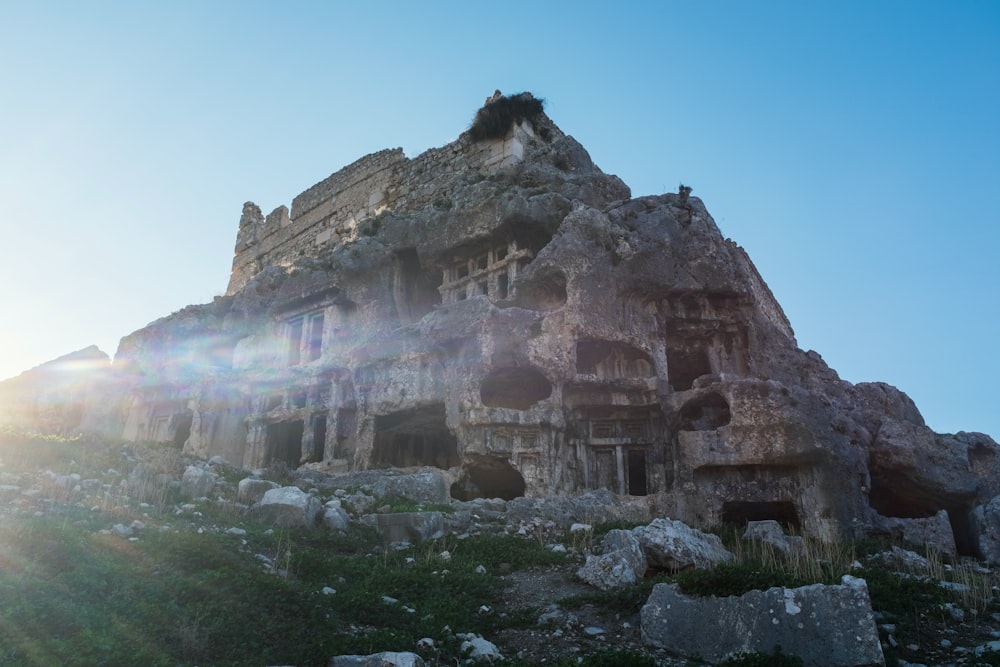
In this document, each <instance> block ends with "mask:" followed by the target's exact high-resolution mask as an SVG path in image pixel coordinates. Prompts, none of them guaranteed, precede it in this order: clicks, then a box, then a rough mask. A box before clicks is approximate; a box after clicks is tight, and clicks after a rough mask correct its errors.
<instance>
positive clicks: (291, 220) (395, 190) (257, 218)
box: [226, 122, 534, 294]
mask: <svg viewBox="0 0 1000 667" xmlns="http://www.w3.org/2000/svg"><path fill="white" fill-rule="evenodd" d="M533 139H534V130H533V129H532V126H531V124H530V123H528V122H523V123H520V124H517V125H515V126H514V128H513V131H512V132H510V133H509V134H508V135H507V136H506V137H504V138H503V139H498V140H494V141H483V142H473V141H471V140H470V139H468V138H467V137H465V136H464V135H463V137H460V138H459V140H458V141H455V142H452V143H450V144H448V145H447V146H444V147H441V148H432V149H429V150H427V151H425V152H423V153H421V154H420V155H418V156H417V157H415V158H412V159H409V158H407V157H406V156H405V155H404V154H403V151H402V149H400V148H393V149H386V150H382V151H379V152H377V153H372V154H371V155H366V156H365V157H363V158H361V159H360V160H357V161H355V162H353V163H352V164H349V165H348V166H346V167H344V168H343V169H341V170H340V171H337V172H336V173H334V174H332V175H330V176H329V177H327V178H325V179H324V180H322V181H320V182H319V183H317V184H316V185H314V186H312V187H311V188H309V189H308V190H306V191H304V192H302V193H301V194H300V195H298V196H297V197H295V199H294V200H292V208H291V211H289V210H288V207H286V206H279V207H278V208H276V209H275V210H273V211H272V212H271V213H269V214H268V215H267V216H266V217H265V216H264V215H263V214H262V212H261V210H260V208H259V207H258V206H257V205H256V204H254V203H253V202H247V203H246V204H244V206H243V214H242V216H241V217H240V228H239V232H238V234H237V238H236V251H235V252H236V254H235V257H234V258H233V269H232V274H231V276H230V279H229V287H228V289H227V290H226V293H227V294H234V293H235V292H237V291H238V290H239V289H240V288H241V287H243V285H245V284H246V282H247V281H248V280H249V279H250V278H252V277H253V276H254V275H256V273H257V272H259V271H260V270H261V269H263V268H264V267H267V266H283V265H285V266H287V265H290V264H291V263H293V262H294V261H296V260H297V259H299V258H300V257H306V256H314V255H316V254H317V253H318V252H319V251H320V250H322V249H326V248H329V247H332V246H337V245H341V244H344V243H348V242H350V241H353V240H355V239H356V238H357V236H358V233H359V224H360V223H362V222H364V221H366V220H368V219H370V218H373V217H376V216H378V215H379V214H381V213H383V212H386V211H390V212H391V211H393V210H395V209H406V210H415V209H420V208H423V207H425V206H433V205H434V204H435V202H439V203H440V202H444V201H447V199H448V196H449V194H450V192H449V187H448V181H450V180H453V179H454V175H455V174H467V175H469V176H470V177H476V178H485V177H487V176H489V175H491V174H494V173H496V172H497V171H499V170H500V169H503V168H504V167H507V166H510V165H511V164H513V163H515V162H518V161H520V160H521V159H523V157H524V147H525V144H526V143H527V142H528V141H531V140H533Z"/></svg>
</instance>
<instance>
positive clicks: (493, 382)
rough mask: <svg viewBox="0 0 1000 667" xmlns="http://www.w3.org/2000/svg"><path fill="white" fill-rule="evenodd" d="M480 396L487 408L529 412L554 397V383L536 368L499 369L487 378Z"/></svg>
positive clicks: (481, 388)
mask: <svg viewBox="0 0 1000 667" xmlns="http://www.w3.org/2000/svg"><path fill="white" fill-rule="evenodd" d="M479 394H480V397H481V398H482V400H483V405H485V406H486V407H489V408H511V409H513V410H527V409H528V408H530V407H531V406H532V405H534V404H535V403H537V402H538V401H542V400H544V399H546V398H548V397H549V396H551V395H552V383H551V382H549V381H548V379H547V378H546V377H545V376H544V375H542V374H541V372H539V371H537V370H535V369H534V368H499V369H497V370H495V371H493V372H492V373H490V374H489V375H487V376H486V379H485V380H483V384H482V386H481V387H480V390H479Z"/></svg>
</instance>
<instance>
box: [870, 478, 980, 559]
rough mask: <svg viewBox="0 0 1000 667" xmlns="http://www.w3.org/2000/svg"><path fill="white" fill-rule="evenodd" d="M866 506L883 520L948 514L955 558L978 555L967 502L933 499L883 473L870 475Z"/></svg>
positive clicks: (911, 482) (922, 490) (907, 481)
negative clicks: (957, 556)
mask: <svg viewBox="0 0 1000 667" xmlns="http://www.w3.org/2000/svg"><path fill="white" fill-rule="evenodd" d="M868 504H869V505H871V507H872V509H874V510H875V511H876V512H878V513H879V514H881V515H882V516H888V517H896V518H900V519H925V518H927V517H932V516H934V515H935V514H937V513H938V512H940V511H941V510H942V509H943V510H945V511H947V512H948V522H949V524H950V525H951V533H952V536H953V537H954V538H955V549H956V550H957V551H958V555H959V556H969V557H973V558H978V557H979V555H980V554H979V545H978V544H977V543H976V537H975V531H974V529H973V527H972V521H971V519H970V516H969V514H970V512H971V510H972V505H971V503H970V502H966V501H963V500H962V499H960V498H955V497H953V496H952V497H940V496H935V495H933V494H932V493H931V492H929V491H928V490H927V489H924V488H921V487H920V486H919V485H918V484H917V483H916V482H914V481H910V480H905V479H899V478H892V479H890V478H889V476H888V475H886V474H885V473H878V472H875V471H873V472H872V476H871V490H870V491H869V492H868Z"/></svg>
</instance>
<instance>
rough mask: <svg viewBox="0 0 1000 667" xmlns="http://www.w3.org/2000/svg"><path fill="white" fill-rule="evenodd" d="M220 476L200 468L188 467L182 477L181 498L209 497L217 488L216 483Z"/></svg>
mask: <svg viewBox="0 0 1000 667" xmlns="http://www.w3.org/2000/svg"><path fill="white" fill-rule="evenodd" d="M217 479H218V476H217V475H216V474H215V473H213V472H211V471H210V470H206V469H205V468H199V467H198V466H188V467H187V468H185V469H184V475H183V476H182V477H181V497H183V498H202V497H204V496H207V495H208V494H210V493H211V492H212V489H213V488H215V481H216V480H217Z"/></svg>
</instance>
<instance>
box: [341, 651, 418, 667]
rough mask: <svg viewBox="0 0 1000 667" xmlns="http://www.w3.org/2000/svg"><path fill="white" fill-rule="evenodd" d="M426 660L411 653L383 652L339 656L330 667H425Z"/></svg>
mask: <svg viewBox="0 0 1000 667" xmlns="http://www.w3.org/2000/svg"><path fill="white" fill-rule="evenodd" d="M425 664H426V663H424V659H423V658H421V657H420V656H419V655H417V654H416V653H410V652H409V651H404V652H395V651H383V652H382V653H373V654H372V655H338V656H336V657H334V658H332V659H331V660H330V665H329V667H424V665H425Z"/></svg>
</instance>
